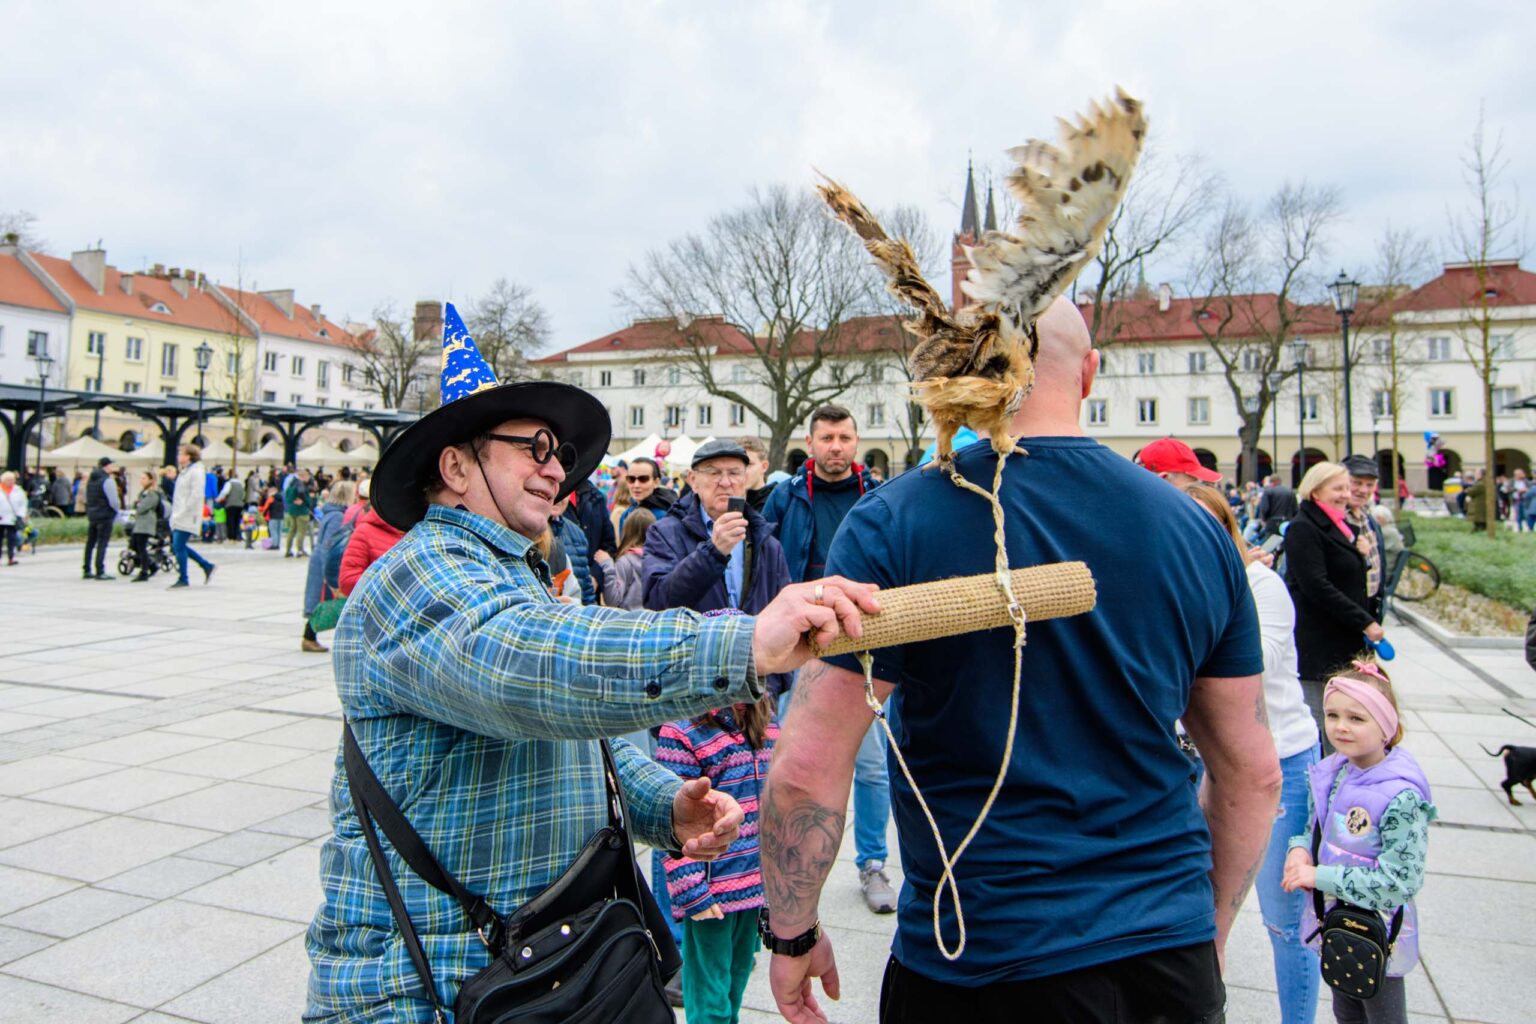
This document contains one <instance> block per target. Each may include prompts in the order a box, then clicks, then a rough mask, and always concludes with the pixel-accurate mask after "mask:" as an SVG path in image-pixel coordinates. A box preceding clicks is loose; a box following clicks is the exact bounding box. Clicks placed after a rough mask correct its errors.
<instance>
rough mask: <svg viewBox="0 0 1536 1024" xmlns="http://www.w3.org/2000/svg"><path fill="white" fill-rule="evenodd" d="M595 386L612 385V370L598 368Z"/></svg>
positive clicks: (604, 386) (606, 386)
mask: <svg viewBox="0 0 1536 1024" xmlns="http://www.w3.org/2000/svg"><path fill="white" fill-rule="evenodd" d="M597 386H598V387H600V388H611V387H613V371H612V370H599V371H597Z"/></svg>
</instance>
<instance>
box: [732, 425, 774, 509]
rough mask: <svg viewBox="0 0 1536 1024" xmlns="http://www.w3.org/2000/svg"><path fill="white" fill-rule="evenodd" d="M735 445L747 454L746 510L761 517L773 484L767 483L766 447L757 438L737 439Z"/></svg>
mask: <svg viewBox="0 0 1536 1024" xmlns="http://www.w3.org/2000/svg"><path fill="white" fill-rule="evenodd" d="M736 443H737V444H739V445H741V450H742V451H744V452H746V453H747V459H748V460H749V461H748V462H747V490H746V498H747V508H750V509H751V510H752V511H754V512H756V513H758V514H759V515H761V514H762V512H763V506H764V505H766V504H768V495H770V494H772V493H773V484H770V483H769V482H768V446H767V445H765V444H763V441H762V438H758V437H738V438H737V439H736Z"/></svg>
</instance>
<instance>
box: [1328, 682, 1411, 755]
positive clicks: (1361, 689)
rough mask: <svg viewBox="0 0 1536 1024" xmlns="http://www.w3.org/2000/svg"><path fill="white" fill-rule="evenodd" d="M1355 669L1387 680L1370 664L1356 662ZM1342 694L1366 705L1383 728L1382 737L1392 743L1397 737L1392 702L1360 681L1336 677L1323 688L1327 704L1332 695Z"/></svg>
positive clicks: (1395, 715)
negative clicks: (1329, 696) (1393, 738)
mask: <svg viewBox="0 0 1536 1024" xmlns="http://www.w3.org/2000/svg"><path fill="white" fill-rule="evenodd" d="M1355 669H1356V670H1357V671H1360V672H1364V673H1366V674H1367V675H1373V676H1378V677H1381V678H1385V677H1384V676H1382V675H1381V672H1380V671H1378V670H1377V668H1376V666H1375V665H1373V664H1371V663H1370V662H1358V661H1357V662H1355ZM1334 692H1338V693H1342V694H1343V695H1344V696H1346V697H1353V698H1354V699H1355V700H1357V701H1359V702H1360V703H1361V704H1363V705H1365V710H1367V711H1369V712H1370V714H1371V717H1372V718H1374V719H1375V720H1376V724H1377V725H1378V726H1380V727H1381V732H1382V735H1383V736H1385V737H1386V738H1387V743H1389V744H1390V743H1391V742H1392V737H1394V736H1396V735H1397V709H1396V708H1394V707H1393V706H1392V701H1391V700H1390V699H1389V698H1388V697H1387V695H1386V694H1384V693H1382V692H1381V691H1380V690H1378V689H1376V687H1374V686H1372V685H1371V684H1370V683H1365V682H1361V681H1360V680H1358V679H1350V678H1347V677H1345V676H1335V677H1334V678H1333V679H1330V680H1328V685H1327V686H1325V687H1324V688H1323V701H1324V702H1325V703H1326V702H1327V700H1328V695H1329V694H1330V693H1334Z"/></svg>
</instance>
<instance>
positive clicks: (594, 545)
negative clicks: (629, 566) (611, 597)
mask: <svg viewBox="0 0 1536 1024" xmlns="http://www.w3.org/2000/svg"><path fill="white" fill-rule="evenodd" d="M569 502H570V503H569V504H568V505H567V506H566V509H565V511H564V512H562V513H561V516H562V517H563V518H565V519H566V520H569V521H570V522H573V523H575V524H577V525H578V526H580V527H581V532H582V534H583V535H585V537H586V541H587V546H586V548H585V549H584V550H583V551H581V552H575V551H568V552H567V553H568V554H569V555H570V556H571V564H572V565H573V566H574V565H575V563H576V561H577V555H578V554H581V555H585V557H586V568H587V574H588V575H589V576H590V577H591V583H592V586H593V588H594V589H593V595H594V596H593V600H591V601H588V602H587V604H596V603H597V600H596V595H597V594H601V593H602V592H603V583H604V575H603V574H604V573H605V572H607V571H608V569H609V568H610V567H612V565H613V559H614V558H615V557H617V556H618V553H619V540H618V537H617V536H615V535H614V532H613V520H612V519H610V518H609V517H608V502H607V500H606V499H605V498H604V497H603V492H602V491H600V490H598V489H597V487H596V485H594V484H593V483H592V481H591V480H583V481H582V482H581V483H580V484H578V485H577V487H576V491H575V493H574V494H572V495H571V497H570V499H569ZM600 551H601V552H606V553H607V556H608V557H607V558H599V557H598V552H600ZM605 562H606V563H607V565H606V566H605V565H604V563H605ZM583 592H585V590H583Z"/></svg>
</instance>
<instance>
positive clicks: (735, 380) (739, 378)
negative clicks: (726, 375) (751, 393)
mask: <svg viewBox="0 0 1536 1024" xmlns="http://www.w3.org/2000/svg"><path fill="white" fill-rule="evenodd" d="M746 382H747V364H746V363H733V364H731V383H732V384H745V383H746Z"/></svg>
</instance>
